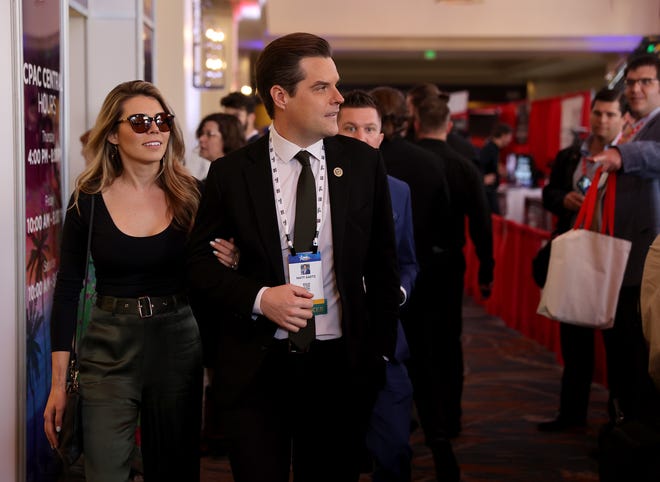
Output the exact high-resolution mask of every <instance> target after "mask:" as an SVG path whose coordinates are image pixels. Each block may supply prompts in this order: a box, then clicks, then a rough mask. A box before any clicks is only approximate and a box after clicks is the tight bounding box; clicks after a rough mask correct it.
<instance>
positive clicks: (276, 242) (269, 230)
mask: <svg viewBox="0 0 660 482" xmlns="http://www.w3.org/2000/svg"><path fill="white" fill-rule="evenodd" d="M247 154H248V159H247V162H246V163H245V167H244V170H243V173H244V176H245V185H246V186H247V190H248V194H249V196H248V198H249V202H251V203H252V207H253V209H254V213H255V217H256V219H257V231H258V233H259V236H260V238H261V242H262V244H263V248H264V251H265V252H266V257H267V258H268V260H269V261H270V263H271V268H272V269H273V272H274V273H277V277H278V280H279V281H280V282H281V283H282V284H284V281H285V279H284V271H283V267H282V252H281V250H280V232H279V226H278V225H277V223H278V221H277V219H278V218H277V212H276V211H275V201H274V196H273V181H272V177H271V173H270V158H269V156H268V136H264V137H263V138H262V139H260V140H258V141H256V142H254V143H252V144H250V146H249V147H248V151H247Z"/></svg>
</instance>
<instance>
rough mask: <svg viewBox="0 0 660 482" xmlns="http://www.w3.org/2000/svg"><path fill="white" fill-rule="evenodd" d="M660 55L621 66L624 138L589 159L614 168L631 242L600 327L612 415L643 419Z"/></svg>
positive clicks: (659, 195)
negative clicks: (606, 322) (626, 113)
mask: <svg viewBox="0 0 660 482" xmlns="http://www.w3.org/2000/svg"><path fill="white" fill-rule="evenodd" d="M659 74H660V59H659V58H658V57H657V56H656V55H651V54H641V55H637V56H634V57H632V58H631V59H630V60H629V62H628V66H627V68H626V70H625V92H624V94H625V97H626V99H627V101H628V104H629V108H630V113H631V115H632V117H633V119H634V122H633V124H632V125H631V126H630V128H629V129H630V132H629V134H628V136H627V137H629V139H623V140H624V141H626V140H627V141H628V142H623V143H619V145H617V146H615V147H614V148H611V149H607V150H605V151H603V152H601V153H599V154H597V155H595V156H593V157H592V158H591V160H592V161H593V162H595V163H599V164H600V165H602V166H603V170H604V171H607V172H616V173H617V176H618V179H617V187H616V208H615V224H614V236H616V237H618V238H624V239H628V240H630V241H631V242H632V248H631V251H630V257H629V259H628V265H627V267H626V272H625V275H624V279H623V286H622V287H621V290H620V292H619V302H618V305H617V313H616V317H615V320H614V327H613V328H611V329H609V330H604V331H603V335H604V340H605V348H606V352H607V371H608V374H607V375H608V384H609V388H610V407H609V410H610V420H611V421H612V422H614V421H615V420H617V419H621V418H622V417H623V418H624V419H626V420H635V419H645V418H648V417H649V416H651V415H653V413H655V412H657V410H658V397H657V394H656V392H655V389H654V387H653V383H652V381H651V378H650V377H649V375H648V348H647V346H646V342H645V340H644V336H643V332H642V324H641V317H640V312H639V296H640V286H641V280H642V271H643V267H644V260H645V258H646V254H647V252H648V249H649V246H650V245H651V244H652V243H653V240H654V239H655V237H656V235H657V234H658V233H660V116H659V115H658V114H659V113H660V83H659V82H658V75H659Z"/></svg>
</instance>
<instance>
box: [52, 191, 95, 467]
mask: <svg viewBox="0 0 660 482" xmlns="http://www.w3.org/2000/svg"><path fill="white" fill-rule="evenodd" d="M94 198H95V196H94V195H92V204H91V210H90V214H89V230H88V232H87V257H86V259H85V281H84V283H83V291H82V292H83V294H84V293H86V292H87V278H88V277H89V258H90V251H91V246H92V223H93V221H94ZM82 319H85V308H83V313H82ZM75 323H76V325H75V327H74V330H73V341H72V344H71V345H72V348H71V356H70V358H69V368H68V371H67V384H66V409H65V410H64V417H63V419H62V430H61V431H60V433H59V444H58V446H57V453H58V455H59V456H60V458H61V459H62V464H63V466H64V467H63V468H64V471H65V473H68V471H69V467H70V466H71V465H73V464H74V463H76V461H77V460H78V458H80V456H81V455H82V451H83V430H82V400H81V398H80V392H79V386H78V320H76V322H75Z"/></svg>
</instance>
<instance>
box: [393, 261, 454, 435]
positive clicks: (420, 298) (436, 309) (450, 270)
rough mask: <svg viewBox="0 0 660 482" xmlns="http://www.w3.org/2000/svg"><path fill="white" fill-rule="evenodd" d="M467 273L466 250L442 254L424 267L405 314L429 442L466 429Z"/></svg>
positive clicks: (418, 400) (413, 377)
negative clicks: (464, 335)
mask: <svg viewBox="0 0 660 482" xmlns="http://www.w3.org/2000/svg"><path fill="white" fill-rule="evenodd" d="M464 274H465V260H464V258H463V255H462V253H460V252H458V253H453V254H452V255H448V254H446V253H445V254H441V255H437V256H436V257H435V258H434V260H433V261H432V262H431V263H429V265H428V266H426V267H423V268H422V270H420V273H419V275H418V277H417V282H416V285H415V289H414V290H413V293H412V295H411V297H410V302H409V306H408V309H407V310H405V311H404V312H402V322H403V324H404V329H405V331H406V337H407V338H408V343H409V345H410V360H409V368H410V370H409V373H410V378H411V381H412V383H413V390H414V399H415V405H416V406H417V411H418V414H419V418H420V423H421V426H422V429H423V430H424V434H425V437H426V443H427V445H433V444H434V443H435V441H437V440H444V439H447V438H449V437H453V436H455V435H456V434H457V433H458V432H459V431H460V429H461V414H462V410H461V398H462V394H463V347H462V342H461V333H462V329H463V316H462V309H463V308H462V305H463V277H464Z"/></svg>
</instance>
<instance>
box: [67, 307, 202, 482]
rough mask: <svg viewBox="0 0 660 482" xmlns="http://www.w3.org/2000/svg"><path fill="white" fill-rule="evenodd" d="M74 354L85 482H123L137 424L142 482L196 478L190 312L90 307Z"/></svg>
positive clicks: (197, 373) (198, 373)
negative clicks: (147, 314) (76, 356)
mask: <svg viewBox="0 0 660 482" xmlns="http://www.w3.org/2000/svg"><path fill="white" fill-rule="evenodd" d="M79 353H80V386H81V394H82V399H83V445H84V453H85V474H86V478H87V480H88V481H89V482H106V481H107V482H119V481H126V480H128V476H129V470H130V464H131V458H132V455H133V451H134V448H135V443H136V440H135V433H136V429H137V427H138V421H139V424H140V433H141V449H142V458H143V466H144V476H145V480H146V481H147V482H149V481H159V482H160V481H174V480H176V481H193V482H194V481H198V480H199V436H200V426H201V408H202V404H201V397H202V351H201V342H200V337H199V330H198V328H197V323H196V321H195V319H194V317H193V315H192V312H191V311H190V307H189V306H188V305H181V306H179V307H178V308H176V309H175V311H172V312H169V313H163V314H158V315H154V316H152V317H149V318H140V317H139V316H138V315H137V314H135V315H133V314H113V313H110V312H107V311H102V310H101V309H99V308H98V307H96V306H95V307H94V308H93V309H92V316H91V322H90V324H89V327H88V328H87V331H86V332H85V335H84V337H83V339H82V340H81V346H80V350H79Z"/></svg>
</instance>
